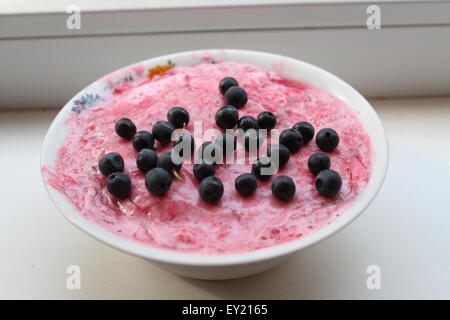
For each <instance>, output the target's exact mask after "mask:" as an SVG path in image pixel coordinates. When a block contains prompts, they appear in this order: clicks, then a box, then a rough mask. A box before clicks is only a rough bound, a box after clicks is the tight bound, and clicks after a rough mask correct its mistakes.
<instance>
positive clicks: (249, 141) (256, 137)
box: [243, 129, 264, 151]
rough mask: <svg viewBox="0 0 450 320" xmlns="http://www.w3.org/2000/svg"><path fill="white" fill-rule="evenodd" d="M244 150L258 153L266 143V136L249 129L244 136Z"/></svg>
mask: <svg viewBox="0 0 450 320" xmlns="http://www.w3.org/2000/svg"><path fill="white" fill-rule="evenodd" d="M243 143H244V148H245V150H247V151H256V150H259V148H260V147H261V146H262V145H263V143H264V136H263V134H262V133H261V132H260V131H259V130H255V129H248V130H247V131H246V132H245V133H244V136H243Z"/></svg>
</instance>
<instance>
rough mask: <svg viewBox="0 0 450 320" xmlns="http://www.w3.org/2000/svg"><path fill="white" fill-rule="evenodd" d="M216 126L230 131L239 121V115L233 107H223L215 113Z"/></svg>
mask: <svg viewBox="0 0 450 320" xmlns="http://www.w3.org/2000/svg"><path fill="white" fill-rule="evenodd" d="M215 118H216V124H217V126H218V127H219V128H222V129H232V128H234V127H235V126H236V123H237V121H238V120H239V113H238V111H237V110H236V108H235V107H233V106H223V107H222V108H220V109H219V110H217V112H216V117H215Z"/></svg>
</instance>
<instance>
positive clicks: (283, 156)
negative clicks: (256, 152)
mask: <svg viewBox="0 0 450 320" xmlns="http://www.w3.org/2000/svg"><path fill="white" fill-rule="evenodd" d="M267 156H269V157H270V159H271V160H272V162H273V163H274V164H275V165H276V166H277V167H278V168H282V167H284V166H285V165H286V164H287V163H288V161H289V158H290V157H291V152H290V151H289V149H288V148H287V147H286V146H283V145H282V144H273V145H271V146H270V147H269V148H267Z"/></svg>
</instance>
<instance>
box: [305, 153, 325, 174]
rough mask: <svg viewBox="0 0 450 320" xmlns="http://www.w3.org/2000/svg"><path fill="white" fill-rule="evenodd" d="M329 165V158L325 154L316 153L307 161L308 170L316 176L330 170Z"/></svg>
mask: <svg viewBox="0 0 450 320" xmlns="http://www.w3.org/2000/svg"><path fill="white" fill-rule="evenodd" d="M330 163H331V161H330V157H329V156H328V155H327V154H326V153H323V152H316V153H314V154H313V155H311V156H310V157H309V159H308V169H309V171H311V173H312V174H314V175H317V174H318V173H319V172H320V171H322V170H327V169H330Z"/></svg>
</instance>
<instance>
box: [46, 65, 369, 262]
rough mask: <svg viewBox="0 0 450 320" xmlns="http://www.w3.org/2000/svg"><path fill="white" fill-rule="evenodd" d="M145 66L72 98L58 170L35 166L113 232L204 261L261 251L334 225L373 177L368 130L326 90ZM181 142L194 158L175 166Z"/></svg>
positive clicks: (249, 69)
mask: <svg viewBox="0 0 450 320" xmlns="http://www.w3.org/2000/svg"><path fill="white" fill-rule="evenodd" d="M144 71H145V68H144V67H143V66H133V67H130V68H129V69H124V70H121V72H123V74H124V75H125V76H124V78H123V80H122V81H115V82H114V81H112V80H111V79H112V78H113V75H110V76H106V77H105V78H103V79H101V80H100V81H101V82H104V84H105V91H104V92H103V93H102V94H99V95H93V94H85V95H83V96H82V97H81V98H80V99H78V100H76V101H75V102H74V105H73V108H72V111H74V112H73V113H72V115H71V116H70V117H69V119H68V120H67V121H66V125H67V126H68V129H69V130H68V134H67V136H66V137H65V140H64V142H63V143H62V145H61V147H60V149H59V150H58V156H57V159H56V161H55V164H54V165H53V166H52V167H43V168H42V170H43V173H44V177H45V179H46V181H47V182H48V183H49V184H50V185H51V186H52V187H53V188H55V189H57V190H59V191H60V192H62V193H63V194H65V195H66V196H67V199H68V200H69V201H70V202H71V203H72V204H73V205H74V206H75V207H76V208H78V210H79V211H80V213H81V214H82V215H83V216H85V217H86V218H87V219H89V220H91V221H94V222H95V223H97V224H99V225H101V226H102V227H104V228H106V229H107V230H109V231H111V232H113V233H115V234H117V235H120V236H123V237H126V238H129V239H134V240H136V241H139V242H141V243H145V244H147V245H149V246H154V247H158V248H164V249H171V250H177V251H182V252H189V253H195V254H202V255H211V254H235V253H242V252H248V251H252V250H257V249H260V248H265V247H268V246H273V245H277V244H281V243H284V242H287V241H291V240H295V239H298V238H300V237H305V236H307V235H308V234H311V233H313V232H315V231H316V230H318V229H320V228H322V227H323V226H325V225H327V224H329V223H331V222H332V221H333V220H334V219H335V218H336V217H337V216H339V215H341V214H345V213H344V211H345V209H346V207H347V206H348V205H349V204H351V203H352V201H353V200H354V199H355V198H356V197H357V196H358V194H359V193H360V192H361V191H362V190H363V189H364V187H365V186H366V184H367V182H368V180H369V178H370V174H371V159H372V150H371V145H370V140H369V137H368V135H367V134H366V132H365V130H364V127H363V126H362V124H361V123H360V122H359V120H358V117H357V114H354V112H353V111H352V110H351V109H350V108H349V107H348V106H347V105H345V103H344V102H342V101H341V100H339V99H338V98H337V97H335V96H333V95H331V94H329V93H327V92H325V91H322V90H320V89H318V88H315V87H313V86H311V85H309V84H307V83H301V82H297V81H293V80H290V79H284V78H282V77H280V76H279V75H278V74H276V73H275V72H271V71H267V70H264V69H261V68H258V67H255V66H251V65H248V64H242V63H236V62H220V61H213V63H203V64H200V65H196V66H190V67H186V66H176V65H174V64H173V63H169V64H168V65H166V66H157V67H155V68H152V69H150V70H148V72H144ZM114 76H115V74H114ZM211 129H213V130H211ZM227 129H228V130H227ZM229 129H232V130H234V129H237V131H236V132H238V133H236V135H234V134H233V133H232V132H231V133H230V132H229ZM177 130H181V131H182V134H181V135H178V136H177V137H174V134H173V133H174V132H175V131H177ZM199 130H201V132H202V133H205V132H208V133H210V132H213V134H211V135H209V136H206V137H205V135H201V134H199V133H198V131H199ZM262 133H267V134H264V135H263V134H262ZM236 137H241V138H242V139H236ZM182 144H185V145H188V146H190V148H189V149H192V155H193V156H192V158H198V157H199V158H200V159H197V160H198V161H195V163H194V162H193V161H186V159H188V158H189V155H187V156H186V153H185V154H184V155H183V154H182V153H180V156H183V159H184V161H183V162H181V163H176V161H174V158H173V154H174V152H175V151H174V150H176V147H177V146H179V145H182ZM225 145H226V147H225ZM252 146H256V147H254V148H253V149H252ZM208 150H209V151H211V150H213V152H212V153H211V152H210V156H215V154H214V152H216V153H217V154H219V155H220V156H223V157H226V160H225V162H224V163H221V162H217V161H214V160H211V159H208V158H207V157H206V155H205V154H206V153H208V152H207V151H208ZM184 152H186V151H184ZM275 154H276V155H277V156H278V158H277V159H275V158H274V155H275ZM236 155H241V156H242V157H241V160H242V161H231V160H233V159H234V160H235V158H236ZM230 157H231V160H230ZM274 163H275V165H274V166H275V167H276V168H277V169H279V170H275V171H273V172H271V173H270V174H264V169H267V168H268V167H270V165H271V164H274Z"/></svg>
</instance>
